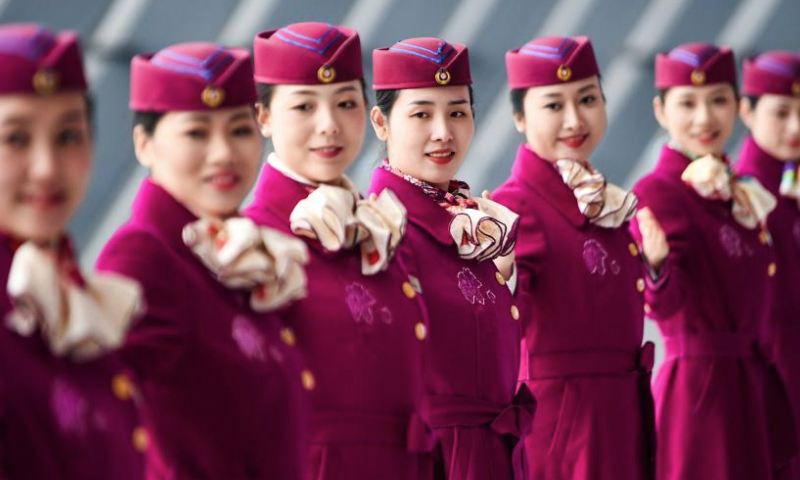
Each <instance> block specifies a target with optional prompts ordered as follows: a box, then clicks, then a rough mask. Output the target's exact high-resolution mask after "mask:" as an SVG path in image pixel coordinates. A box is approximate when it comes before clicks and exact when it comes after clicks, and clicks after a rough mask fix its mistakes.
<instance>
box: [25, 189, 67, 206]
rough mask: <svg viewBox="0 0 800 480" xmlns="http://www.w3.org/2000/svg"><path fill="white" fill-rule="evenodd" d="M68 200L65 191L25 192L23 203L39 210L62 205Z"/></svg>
mask: <svg viewBox="0 0 800 480" xmlns="http://www.w3.org/2000/svg"><path fill="white" fill-rule="evenodd" d="M66 200H67V195H66V193H64V192H54V193H27V194H23V196H22V201H23V203H25V204H27V205H29V206H31V207H33V208H35V209H37V210H50V209H52V208H56V207H58V206H60V205H62V204H63V203H64V202H66Z"/></svg>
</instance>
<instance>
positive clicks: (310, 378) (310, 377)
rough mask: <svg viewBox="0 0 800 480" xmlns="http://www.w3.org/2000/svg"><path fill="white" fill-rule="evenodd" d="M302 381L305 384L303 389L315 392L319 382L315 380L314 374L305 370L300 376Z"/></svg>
mask: <svg viewBox="0 0 800 480" xmlns="http://www.w3.org/2000/svg"><path fill="white" fill-rule="evenodd" d="M300 380H301V381H302V382H303V388H305V389H306V390H308V391H311V390H314V387H316V386H317V380H316V379H315V378H314V374H313V373H311V371H309V370H303V372H302V373H301V374H300Z"/></svg>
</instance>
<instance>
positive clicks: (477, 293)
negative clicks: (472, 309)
mask: <svg viewBox="0 0 800 480" xmlns="http://www.w3.org/2000/svg"><path fill="white" fill-rule="evenodd" d="M457 277H458V288H459V289H461V294H462V295H464V298H465V299H466V300H467V301H468V302H469V303H470V304H472V305H475V304H476V303H477V304H479V305H483V304H485V303H486V299H485V298H484V296H483V293H482V292H481V287H482V286H483V283H482V282H481V281H480V280H478V277H476V276H475V274H474V273H472V270H470V269H469V268H466V267H464V268H462V269H461V271H460V272H458V275H457Z"/></svg>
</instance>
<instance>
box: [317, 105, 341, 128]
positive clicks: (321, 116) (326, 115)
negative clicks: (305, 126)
mask: <svg viewBox="0 0 800 480" xmlns="http://www.w3.org/2000/svg"><path fill="white" fill-rule="evenodd" d="M317 131H318V132H319V133H320V134H322V135H336V134H338V133H339V120H338V118H336V113H335V112H334V111H333V109H331V108H330V107H327V106H323V107H320V108H319V110H318V111H317Z"/></svg>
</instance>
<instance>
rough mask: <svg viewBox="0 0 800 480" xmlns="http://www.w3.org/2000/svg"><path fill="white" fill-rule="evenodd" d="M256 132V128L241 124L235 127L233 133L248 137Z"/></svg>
mask: <svg viewBox="0 0 800 480" xmlns="http://www.w3.org/2000/svg"><path fill="white" fill-rule="evenodd" d="M254 133H255V129H254V128H253V127H252V126H250V125H239V126H238V127H235V128H234V129H233V134H234V135H235V136H237V137H247V136H250V135H252V134H254Z"/></svg>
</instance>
